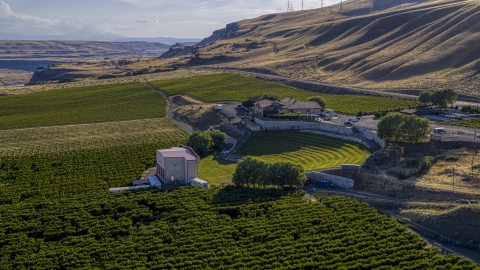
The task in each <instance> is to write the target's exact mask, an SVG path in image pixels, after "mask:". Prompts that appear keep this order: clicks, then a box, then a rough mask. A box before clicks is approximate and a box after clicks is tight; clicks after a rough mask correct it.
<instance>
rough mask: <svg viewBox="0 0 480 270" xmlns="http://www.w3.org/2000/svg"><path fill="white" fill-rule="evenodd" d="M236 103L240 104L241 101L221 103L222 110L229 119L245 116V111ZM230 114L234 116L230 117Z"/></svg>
mask: <svg viewBox="0 0 480 270" xmlns="http://www.w3.org/2000/svg"><path fill="white" fill-rule="evenodd" d="M238 105H242V103H241V102H229V103H228V104H223V108H222V112H223V113H224V114H225V115H227V116H228V117H229V119H230V120H231V121H232V120H236V119H237V121H238V119H240V118H241V117H243V116H245V115H246V113H247V111H246V110H244V109H242V108H239V107H238ZM231 115H234V116H235V117H232V118H230V116H231Z"/></svg>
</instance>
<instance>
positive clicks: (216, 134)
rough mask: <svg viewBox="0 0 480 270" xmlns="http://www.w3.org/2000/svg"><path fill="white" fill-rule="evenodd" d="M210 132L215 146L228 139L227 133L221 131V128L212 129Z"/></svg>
mask: <svg viewBox="0 0 480 270" xmlns="http://www.w3.org/2000/svg"><path fill="white" fill-rule="evenodd" d="M209 134H210V137H211V138H212V141H213V148H218V147H220V145H222V143H224V142H225V141H226V140H227V134H225V133H223V132H221V131H220V130H212V131H210V132H209Z"/></svg>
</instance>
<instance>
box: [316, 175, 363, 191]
mask: <svg viewBox="0 0 480 270" xmlns="http://www.w3.org/2000/svg"><path fill="white" fill-rule="evenodd" d="M307 177H308V178H311V179H312V180H313V182H312V184H313V185H314V184H315V181H316V180H327V181H332V184H334V185H336V186H338V187H341V188H353V185H354V184H355V181H353V179H350V178H345V177H341V176H337V175H332V174H326V173H321V172H307Z"/></svg>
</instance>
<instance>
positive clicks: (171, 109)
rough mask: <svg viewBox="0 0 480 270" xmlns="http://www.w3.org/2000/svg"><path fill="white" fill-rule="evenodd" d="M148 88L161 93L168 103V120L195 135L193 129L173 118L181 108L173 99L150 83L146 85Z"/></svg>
mask: <svg viewBox="0 0 480 270" xmlns="http://www.w3.org/2000/svg"><path fill="white" fill-rule="evenodd" d="M145 85H146V86H148V87H150V88H152V89H153V90H155V91H157V92H159V93H160V94H162V95H163V96H164V97H165V98H166V99H167V101H168V109H167V117H168V119H170V121H172V122H174V123H175V124H177V125H178V126H179V127H180V128H181V129H183V130H185V131H186V132H188V133H193V128H192V127H191V126H189V125H187V124H185V123H183V122H180V121H177V120H175V119H174V118H173V112H174V111H175V110H176V109H178V108H179V107H180V106H179V105H177V104H175V103H173V101H172V99H171V98H170V97H169V96H168V95H167V93H165V92H163V91H162V90H160V89H158V88H157V87H155V86H154V85H151V84H149V83H146V84H145Z"/></svg>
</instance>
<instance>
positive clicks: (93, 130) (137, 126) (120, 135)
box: [0, 118, 186, 156]
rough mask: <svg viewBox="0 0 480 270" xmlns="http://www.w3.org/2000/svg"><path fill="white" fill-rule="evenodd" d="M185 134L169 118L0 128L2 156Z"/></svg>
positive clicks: (107, 145)
mask: <svg viewBox="0 0 480 270" xmlns="http://www.w3.org/2000/svg"><path fill="white" fill-rule="evenodd" d="M185 136H186V135H185V133H184V132H183V131H181V130H180V129H179V128H178V127H177V126H176V125H175V124H174V123H172V122H171V121H169V120H168V119H166V118H159V119H140V120H130V121H117V122H105V123H92V124H79V125H65V126H51V127H35V128H25V129H8V130H0V156H1V155H8V154H9V153H10V154H15V155H18V154H32V153H35V154H41V153H46V152H49V153H50V152H59V151H60V152H63V151H69V150H79V149H95V148H105V147H111V146H121V145H127V144H136V143H138V142H149V143H155V142H158V141H159V140H161V139H165V140H166V141H171V140H176V138H179V139H181V138H184V137H185Z"/></svg>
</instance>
